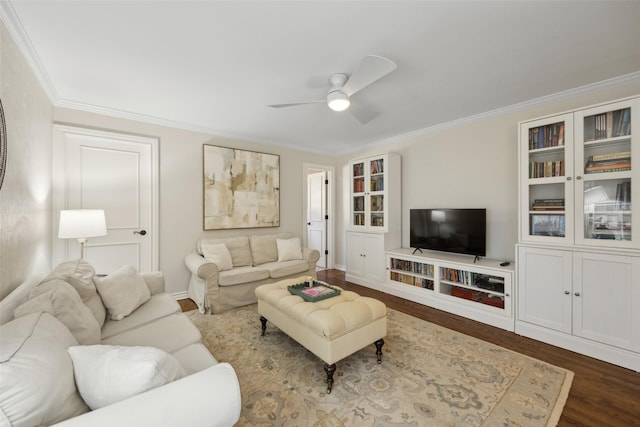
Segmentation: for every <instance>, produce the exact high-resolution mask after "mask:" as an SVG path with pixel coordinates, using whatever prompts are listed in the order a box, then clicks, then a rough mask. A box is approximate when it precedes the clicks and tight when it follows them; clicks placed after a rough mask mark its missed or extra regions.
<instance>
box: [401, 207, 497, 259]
mask: <svg viewBox="0 0 640 427" xmlns="http://www.w3.org/2000/svg"><path fill="white" fill-rule="evenodd" d="M409 228H410V238H409V244H410V246H411V247H412V248H418V249H430V250H434V251H441V252H454V253H459V254H468V255H475V256H486V240H487V210H486V209H411V211H410V216H409Z"/></svg>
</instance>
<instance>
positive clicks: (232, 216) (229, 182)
mask: <svg viewBox="0 0 640 427" xmlns="http://www.w3.org/2000/svg"><path fill="white" fill-rule="evenodd" d="M202 170H203V206H204V213H203V228H204V229H205V230H221V229H231V228H259V227H279V226H280V156H279V155H277V154H266V153H259V152H256V151H247V150H238V149H235V148H229V147H218V146H215V145H208V144H204V145H203V168H202Z"/></svg>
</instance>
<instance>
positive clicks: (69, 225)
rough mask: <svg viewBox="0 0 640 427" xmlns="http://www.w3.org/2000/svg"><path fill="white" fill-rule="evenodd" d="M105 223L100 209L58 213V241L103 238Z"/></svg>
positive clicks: (105, 228) (105, 229) (105, 232)
mask: <svg viewBox="0 0 640 427" xmlns="http://www.w3.org/2000/svg"><path fill="white" fill-rule="evenodd" d="M106 234H107V223H106V220H105V217H104V210H102V209H74V210H64V211H60V227H59V228H58V238H59V239H82V238H87V237H97V236H105V235H106Z"/></svg>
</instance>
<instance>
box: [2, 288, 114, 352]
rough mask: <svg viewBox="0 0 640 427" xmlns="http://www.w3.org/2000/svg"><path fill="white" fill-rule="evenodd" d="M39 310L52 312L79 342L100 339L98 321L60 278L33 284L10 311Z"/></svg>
mask: <svg viewBox="0 0 640 427" xmlns="http://www.w3.org/2000/svg"><path fill="white" fill-rule="evenodd" d="M40 312H45V313H49V314H52V315H53V316H55V317H56V319H58V320H59V321H61V322H62V323H63V324H64V325H65V326H66V327H67V328H68V329H69V331H70V332H71V334H73V336H74V338H75V339H76V340H77V341H78V343H80V344H97V343H99V342H100V340H101V336H100V335H101V334H100V325H98V321H97V320H96V318H95V317H93V313H92V312H91V310H89V308H87V306H86V305H84V303H83V302H82V300H81V299H80V295H78V292H76V290H75V289H74V288H73V286H71V285H70V284H68V283H67V282H65V281H64V280H60V279H57V280H50V281H48V282H45V283H42V284H40V285H39V286H36V287H35V288H33V289H32V290H31V292H30V293H29V299H28V300H27V301H26V302H25V303H23V304H21V305H20V306H18V307H16V309H15V310H14V311H13V315H14V316H15V317H20V316H25V315H27V314H31V313H40Z"/></svg>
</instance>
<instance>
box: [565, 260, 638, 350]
mask: <svg viewBox="0 0 640 427" xmlns="http://www.w3.org/2000/svg"><path fill="white" fill-rule="evenodd" d="M573 271H574V285H573V333H574V335H577V336H580V337H583V338H588V339H591V340H594V341H598V342H601V343H604V344H609V345H613V346H616V347H620V348H626V349H629V350H634V351H640V258H639V257H628V256H617V255H605V254H600V253H580V252H576V253H575V254H574V258H573Z"/></svg>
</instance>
